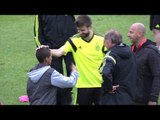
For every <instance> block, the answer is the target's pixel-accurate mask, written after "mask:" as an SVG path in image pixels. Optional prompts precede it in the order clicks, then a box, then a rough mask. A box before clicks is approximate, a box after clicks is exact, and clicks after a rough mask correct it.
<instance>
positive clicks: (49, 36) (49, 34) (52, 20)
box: [34, 15, 77, 49]
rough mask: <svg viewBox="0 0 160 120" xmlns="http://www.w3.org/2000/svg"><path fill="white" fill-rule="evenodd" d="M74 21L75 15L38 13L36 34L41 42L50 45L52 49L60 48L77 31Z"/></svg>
mask: <svg viewBox="0 0 160 120" xmlns="http://www.w3.org/2000/svg"><path fill="white" fill-rule="evenodd" d="M74 21H75V18H74V15H38V20H36V19H35V24H34V35H35V37H38V40H39V42H40V43H41V44H44V45H49V47H50V48H51V49H53V48H54V49H57V48H60V47H61V46H62V45H64V43H65V42H66V41H67V40H68V38H69V37H71V36H73V35H74V34H76V33H77V30H76V26H75V24H74ZM37 22H38V23H37ZM37 28H38V33H37V32H36V29H37ZM37 46H38V45H37Z"/></svg>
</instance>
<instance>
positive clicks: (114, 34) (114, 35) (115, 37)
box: [105, 29, 122, 45]
mask: <svg viewBox="0 0 160 120" xmlns="http://www.w3.org/2000/svg"><path fill="white" fill-rule="evenodd" d="M105 40H111V41H112V43H113V44H116V45H118V44H120V43H122V35H121V34H120V33H119V32H118V31H117V30H114V29H111V30H109V31H107V32H106V34H105Z"/></svg>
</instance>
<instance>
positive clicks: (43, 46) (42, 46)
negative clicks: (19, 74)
mask: <svg viewBox="0 0 160 120" xmlns="http://www.w3.org/2000/svg"><path fill="white" fill-rule="evenodd" d="M46 47H49V46H48V45H41V46H39V47H38V48H36V50H38V49H41V48H46Z"/></svg>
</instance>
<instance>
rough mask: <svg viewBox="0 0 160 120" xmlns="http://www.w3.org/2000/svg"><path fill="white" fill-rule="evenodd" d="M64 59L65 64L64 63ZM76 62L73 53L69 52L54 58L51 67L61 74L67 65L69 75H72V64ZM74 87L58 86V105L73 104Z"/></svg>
mask: <svg viewBox="0 0 160 120" xmlns="http://www.w3.org/2000/svg"><path fill="white" fill-rule="evenodd" d="M63 59H64V62H65V65H63ZM72 62H73V63H74V59H73V56H72V53H68V54H67V55H66V56H62V57H58V58H55V57H53V58H52V64H51V67H52V68H54V69H56V70H57V71H58V72H60V73H61V74H63V73H64V71H63V66H66V72H67V76H70V72H71V69H70V65H71V63H72ZM71 91H72V88H58V90H57V105H71V104H72V93H71Z"/></svg>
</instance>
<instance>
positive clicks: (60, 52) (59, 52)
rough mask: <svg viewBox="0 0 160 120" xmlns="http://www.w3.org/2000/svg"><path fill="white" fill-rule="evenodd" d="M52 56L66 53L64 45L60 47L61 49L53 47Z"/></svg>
mask: <svg viewBox="0 0 160 120" xmlns="http://www.w3.org/2000/svg"><path fill="white" fill-rule="evenodd" d="M51 53H52V56H55V57H61V56H62V55H64V47H63V46H62V47H60V48H59V49H51Z"/></svg>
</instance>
